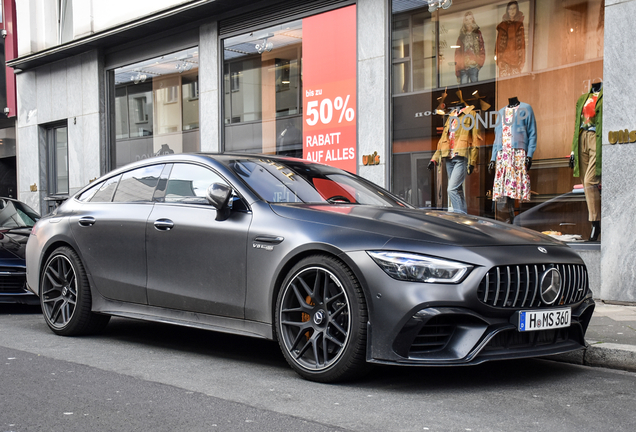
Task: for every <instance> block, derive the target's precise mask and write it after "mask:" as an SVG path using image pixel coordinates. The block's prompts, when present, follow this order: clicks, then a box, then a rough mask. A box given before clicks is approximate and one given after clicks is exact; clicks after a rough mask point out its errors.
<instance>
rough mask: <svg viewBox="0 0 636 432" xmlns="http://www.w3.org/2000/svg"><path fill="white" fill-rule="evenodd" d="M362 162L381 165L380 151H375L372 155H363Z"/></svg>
mask: <svg viewBox="0 0 636 432" xmlns="http://www.w3.org/2000/svg"><path fill="white" fill-rule="evenodd" d="M362 163H363V164H364V165H380V155H379V154H378V152H373V154H371V155H363V156H362Z"/></svg>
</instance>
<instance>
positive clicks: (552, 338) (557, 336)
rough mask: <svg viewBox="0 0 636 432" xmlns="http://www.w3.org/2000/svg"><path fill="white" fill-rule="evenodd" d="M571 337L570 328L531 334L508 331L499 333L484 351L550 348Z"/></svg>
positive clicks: (532, 332)
mask: <svg viewBox="0 0 636 432" xmlns="http://www.w3.org/2000/svg"><path fill="white" fill-rule="evenodd" d="M569 337H570V329H569V328H560V329H553V330H539V331H531V332H519V331H517V330H506V331H503V332H501V333H497V335H495V337H493V338H492V339H491V340H490V341H489V342H488V344H487V345H486V347H485V348H484V351H499V350H502V349H519V348H534V347H538V346H548V345H554V344H558V343H562V342H565V341H567V340H568V339H569Z"/></svg>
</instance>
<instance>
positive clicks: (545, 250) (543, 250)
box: [538, 246, 548, 253]
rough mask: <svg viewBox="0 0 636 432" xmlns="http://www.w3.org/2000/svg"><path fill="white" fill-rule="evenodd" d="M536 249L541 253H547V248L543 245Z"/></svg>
mask: <svg viewBox="0 0 636 432" xmlns="http://www.w3.org/2000/svg"><path fill="white" fill-rule="evenodd" d="M538 249H539V252H541V253H548V250H547V249H546V248H544V247H541V246H539V247H538Z"/></svg>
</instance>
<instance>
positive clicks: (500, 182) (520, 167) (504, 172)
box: [492, 104, 536, 201]
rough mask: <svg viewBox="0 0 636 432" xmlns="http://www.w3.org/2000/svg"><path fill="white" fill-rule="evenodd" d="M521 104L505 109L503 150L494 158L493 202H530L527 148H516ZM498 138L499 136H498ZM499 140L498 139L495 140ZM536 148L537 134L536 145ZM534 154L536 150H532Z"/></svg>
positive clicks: (502, 130)
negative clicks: (509, 199)
mask: <svg viewBox="0 0 636 432" xmlns="http://www.w3.org/2000/svg"><path fill="white" fill-rule="evenodd" d="M520 107H521V104H519V105H517V106H514V107H510V106H507V107H505V108H504V109H503V112H504V114H503V115H504V117H503V118H502V128H501V140H500V141H501V149H498V151H497V152H496V153H495V150H494V148H493V157H495V160H496V170H495V182H494V185H493V190H492V199H493V201H498V200H499V199H500V198H503V197H508V198H512V199H518V200H521V201H530V176H529V175H528V172H527V170H526V155H527V153H526V148H527V146H525V147H524V148H520V146H518V145H517V146H515V144H518V143H515V142H514V135H513V121H514V119H515V115H516V114H517V110H519V109H520ZM497 137H498V136H497ZM495 139H496V140H497V138H495ZM534 147H536V133H535V145H534ZM532 151H533V152H534V148H533V150H532Z"/></svg>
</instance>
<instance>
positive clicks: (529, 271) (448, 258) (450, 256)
mask: <svg viewBox="0 0 636 432" xmlns="http://www.w3.org/2000/svg"><path fill="white" fill-rule="evenodd" d="M26 258H27V280H28V285H29V288H30V289H31V290H32V291H33V292H34V293H36V294H38V295H39V297H40V301H41V305H42V309H43V315H44V318H45V321H46V323H47V324H48V326H49V327H50V328H51V330H52V331H53V332H55V333H56V334H59V335H78V334H87V333H92V332H96V331H99V330H100V329H102V328H103V327H104V326H105V325H106V324H107V323H108V320H109V318H110V316H120V317H128V318H134V319H142V320H149V321H158V322H164V323H173V324H177V325H184V326H190V327H197V328H202V329H209V330H216V331H223V332H229V333H235V334H241V335H248V336H253V337H258V338H266V339H272V340H277V341H278V343H279V345H280V347H281V350H282V352H283V354H284V356H285V358H286V360H287V362H288V363H289V364H290V365H291V366H292V368H293V369H294V370H296V372H298V373H299V374H300V375H301V376H303V377H304V378H307V379H311V380H315V381H321V382H334V381H339V380H343V379H350V378H353V377H355V376H358V375H360V374H361V373H363V372H364V371H365V370H366V369H367V365H368V364H370V363H384V364H399V365H413V366H441V365H469V364H478V363H482V362H484V361H487V360H499V359H512V358H522V357H533V356H541V355H549V354H557V353H563V352H567V351H572V350H576V349H581V348H583V347H584V346H585V339H584V336H585V331H586V329H587V326H588V324H589V321H590V319H591V316H592V312H593V310H594V301H593V299H592V294H591V291H590V289H589V284H588V278H587V270H586V267H585V264H584V263H583V261H582V260H581V258H580V257H579V256H578V255H577V254H576V253H575V252H574V251H573V250H572V249H570V248H569V247H568V246H567V245H565V244H563V243H561V242H557V241H555V240H553V239H551V238H550V237H547V236H545V235H542V234H540V233H537V232H533V231H530V230H526V229H522V228H518V227H514V226H511V225H508V224H503V223H498V222H496V221H492V220H487V219H483V218H478V217H471V216H466V215H460V214H457V213H448V212H443V211H426V210H420V209H416V208H413V207H412V206H411V205H409V204H407V203H406V202H404V201H402V200H401V199H399V198H397V197H396V196H394V195H393V194H391V193H390V192H388V191H386V190H384V189H382V188H380V187H378V186H376V185H374V184H372V183H371V182H369V181H367V180H365V179H363V178H361V177H358V176H356V175H353V174H350V173H347V172H345V171H342V170H339V169H336V168H333V167H329V166H326V165H321V164H316V163H312V162H307V161H303V160H299V159H293V158H285V157H274V156H263V155H251V156H250V155H246V154H222V155H210V154H197V155H187V154H179V155H167V156H161V157H156V158H152V159H147V160H144V161H140V162H136V163H133V164H131V165H128V166H126V167H123V168H120V169H118V170H116V171H113V172H111V173H109V174H107V175H105V176H103V177H101V178H100V179H98V180H97V181H95V182H94V183H92V184H91V185H89V186H87V187H86V188H84V189H83V190H81V191H80V192H78V193H77V194H75V195H74V196H73V197H71V198H69V199H68V200H67V201H66V202H64V203H63V204H61V205H60V206H59V207H58V208H57V209H56V210H54V211H53V213H52V214H50V215H47V216H45V217H43V218H42V219H41V220H40V221H39V222H38V223H37V224H36V226H35V228H34V229H33V233H32V235H31V237H30V239H29V242H28V244H27V253H26Z"/></svg>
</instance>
